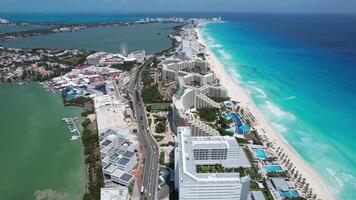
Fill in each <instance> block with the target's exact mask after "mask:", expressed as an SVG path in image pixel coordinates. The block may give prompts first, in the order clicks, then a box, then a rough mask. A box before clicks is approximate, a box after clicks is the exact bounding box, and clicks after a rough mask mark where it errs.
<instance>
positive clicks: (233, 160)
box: [174, 127, 250, 200]
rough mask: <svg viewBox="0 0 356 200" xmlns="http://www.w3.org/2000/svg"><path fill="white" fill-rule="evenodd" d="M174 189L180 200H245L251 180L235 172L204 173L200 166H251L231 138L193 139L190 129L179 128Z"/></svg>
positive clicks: (226, 167)
mask: <svg viewBox="0 0 356 200" xmlns="http://www.w3.org/2000/svg"><path fill="white" fill-rule="evenodd" d="M174 162H175V187H176V189H177V190H178V191H179V199H181V200H183V199H184V200H190V199H213V200H219V199H232V200H234V199H236V200H239V199H241V200H247V197H248V192H249V184H250V177H249V176H245V177H240V174H239V173H238V172H225V171H223V170H222V171H219V172H217V173H205V172H202V171H199V170H198V169H199V168H200V167H209V166H217V165H218V166H220V167H221V169H231V168H238V167H250V164H249V162H248V159H247V158H246V155H245V154H244V151H243V149H242V148H241V147H240V146H239V145H238V143H237V141H236V140H235V138H233V137H228V136H212V137H192V135H191V129H190V127H178V136H177V138H176V143H175V159H174Z"/></svg>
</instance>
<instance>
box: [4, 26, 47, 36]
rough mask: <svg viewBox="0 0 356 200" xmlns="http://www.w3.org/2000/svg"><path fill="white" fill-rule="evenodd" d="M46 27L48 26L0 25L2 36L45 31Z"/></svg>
mask: <svg viewBox="0 0 356 200" xmlns="http://www.w3.org/2000/svg"><path fill="white" fill-rule="evenodd" d="M46 27H47V26H45V25H28V26H22V25H7V24H1V25H0V34H5V33H13V32H20V31H28V30H37V29H45V28H46Z"/></svg>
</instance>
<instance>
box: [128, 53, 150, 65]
mask: <svg viewBox="0 0 356 200" xmlns="http://www.w3.org/2000/svg"><path fill="white" fill-rule="evenodd" d="M127 57H128V58H129V59H135V61H137V62H139V63H143V62H144V61H145V57H146V51H145V50H139V51H134V52H131V53H129V55H128V56H127Z"/></svg>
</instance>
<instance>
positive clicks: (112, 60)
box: [86, 52, 136, 66]
mask: <svg viewBox="0 0 356 200" xmlns="http://www.w3.org/2000/svg"><path fill="white" fill-rule="evenodd" d="M133 61H136V58H134V57H131V58H129V57H126V56H124V55H121V54H111V53H107V52H97V53H94V54H91V55H89V56H88V57H87V59H86V63H87V64H89V65H100V66H107V65H112V64H123V63H125V62H133Z"/></svg>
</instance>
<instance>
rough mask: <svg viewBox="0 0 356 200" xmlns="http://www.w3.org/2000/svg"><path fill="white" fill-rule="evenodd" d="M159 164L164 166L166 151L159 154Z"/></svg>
mask: <svg viewBox="0 0 356 200" xmlns="http://www.w3.org/2000/svg"><path fill="white" fill-rule="evenodd" d="M159 164H161V165H164V151H161V153H160V154H159Z"/></svg>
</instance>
